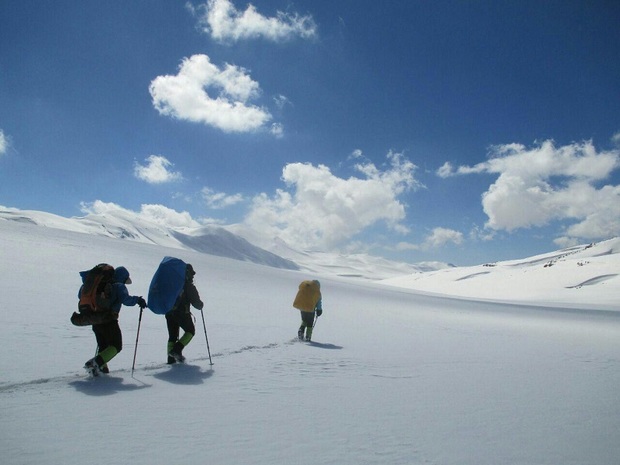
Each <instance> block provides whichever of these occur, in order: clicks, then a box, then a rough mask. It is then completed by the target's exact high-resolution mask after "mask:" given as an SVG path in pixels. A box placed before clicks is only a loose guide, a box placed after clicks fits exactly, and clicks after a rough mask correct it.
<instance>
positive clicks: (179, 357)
mask: <svg viewBox="0 0 620 465" xmlns="http://www.w3.org/2000/svg"><path fill="white" fill-rule="evenodd" d="M182 351H183V344H181V343H180V342H177V343H176V344H175V345H174V347H173V348H172V350H171V351H170V352H168V356H169V357H172V358H173V359H174V360H175V361H177V362H179V363H183V362H185V357H183V354H182Z"/></svg>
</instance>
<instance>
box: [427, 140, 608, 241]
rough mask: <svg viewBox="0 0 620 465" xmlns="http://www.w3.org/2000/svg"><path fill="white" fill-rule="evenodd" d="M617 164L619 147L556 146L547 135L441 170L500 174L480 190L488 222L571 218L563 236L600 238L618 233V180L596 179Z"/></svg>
mask: <svg viewBox="0 0 620 465" xmlns="http://www.w3.org/2000/svg"><path fill="white" fill-rule="evenodd" d="M619 167H620V151H619V150H611V151H607V152H597V151H596V149H595V147H594V146H593V144H592V143H591V142H583V143H574V144H570V145H566V146H563V147H555V145H554V144H553V142H552V141H546V142H543V143H542V144H540V145H538V146H536V147H533V148H531V149H528V148H526V147H525V146H523V145H520V144H510V145H503V146H497V147H493V148H492V154H491V158H490V159H489V160H488V161H487V162H485V163H480V164H478V165H475V166H474V167H467V166H464V167H459V168H458V169H457V170H456V171H455V170H454V169H453V168H452V167H450V166H449V165H448V164H446V165H444V166H443V167H442V168H440V171H439V172H438V173H439V174H441V173H443V175H444V177H445V175H446V174H449V175H454V174H467V173H476V172H479V173H481V172H486V173H491V174H498V175H499V177H498V178H497V180H496V181H495V182H494V183H493V184H492V185H491V186H490V187H489V189H488V190H487V191H486V192H485V193H484V194H483V197H482V206H483V209H484V212H485V213H486V214H487V216H488V222H487V224H486V226H487V228H490V229H493V230H507V231H513V230H516V229H519V228H529V227H535V226H544V225H547V224H549V223H550V222H552V221H555V220H563V221H573V222H574V223H573V224H572V225H571V226H570V227H568V229H567V230H566V231H565V234H566V236H567V238H568V239H567V238H564V239H562V240H564V241H570V238H583V239H601V238H607V237H610V236H614V235H618V234H620V186H612V185H607V186H603V187H601V188H599V187H598V185H599V184H600V183H601V181H603V180H605V179H606V178H608V177H609V176H610V175H611V173H612V172H613V171H614V170H616V169H618V168H619Z"/></svg>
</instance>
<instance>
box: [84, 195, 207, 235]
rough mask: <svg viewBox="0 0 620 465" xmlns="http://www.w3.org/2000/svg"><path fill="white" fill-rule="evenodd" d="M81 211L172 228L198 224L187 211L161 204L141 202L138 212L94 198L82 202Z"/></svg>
mask: <svg viewBox="0 0 620 465" xmlns="http://www.w3.org/2000/svg"><path fill="white" fill-rule="evenodd" d="M81 207H82V212H83V213H85V214H93V215H104V214H108V213H109V214H114V215H116V216H121V217H125V218H127V219H129V220H132V221H135V220H146V221H150V222H153V223H157V224H159V225H162V226H168V227H172V228H188V227H189V228H194V227H198V226H200V223H198V222H197V221H196V220H194V219H193V218H192V217H191V215H190V214H189V213H188V212H177V211H176V210H172V209H171V208H168V207H165V206H163V205H149V204H143V205H142V206H141V208H140V211H139V212H135V211H133V210H128V209H126V208H123V207H121V206H119V205H117V204H115V203H112V202H102V201H101V200H96V201H94V202H92V203H85V202H82V205H81Z"/></svg>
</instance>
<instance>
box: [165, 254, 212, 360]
mask: <svg viewBox="0 0 620 465" xmlns="http://www.w3.org/2000/svg"><path fill="white" fill-rule="evenodd" d="M195 274H196V272H195V271H194V268H193V267H192V265H190V264H189V263H188V264H187V266H186V268H185V284H184V286H183V290H182V291H181V295H179V297H178V298H177V301H176V302H175V304H174V307H172V310H171V311H169V312H168V313H166V324H167V325H168V363H169V364H172V363H176V362H179V363H183V362H184V361H185V357H184V356H183V349H184V348H185V346H187V344H189V341H191V340H192V338H193V337H194V334H196V327H195V326H194V320H193V316H192V313H191V311H190V305H191V306H193V307H194V308H196V309H198V310H200V311H202V308H203V307H204V304H203V303H202V300H200V295H199V294H198V289H196V286H195V285H194V275H195ZM179 329H183V331H185V332H184V334H183V336H181V338H180V339H179Z"/></svg>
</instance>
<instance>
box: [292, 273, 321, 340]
mask: <svg viewBox="0 0 620 465" xmlns="http://www.w3.org/2000/svg"><path fill="white" fill-rule="evenodd" d="M293 307H295V308H296V309H298V310H299V311H300V313H301V326H300V327H299V330H298V331H297V337H298V338H299V340H301V341H303V340H304V332H305V340H306V341H308V342H310V341H311V339H312V330H313V329H314V325H315V314H316V317H317V318H318V317H320V316H321V315H322V313H323V306H322V297H321V283H319V282H318V281H317V280H316V279H315V280H313V281H302V282H301V284H300V285H299V290H298V291H297V295H296V296H295V300H294V301H293Z"/></svg>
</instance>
